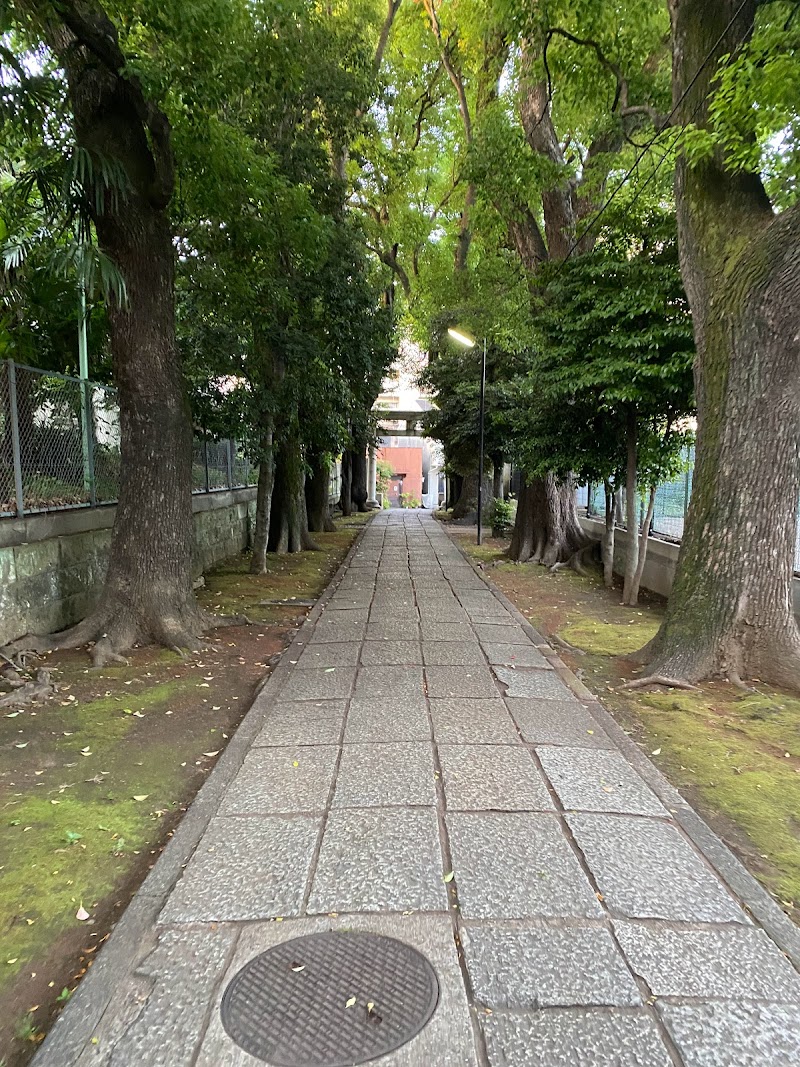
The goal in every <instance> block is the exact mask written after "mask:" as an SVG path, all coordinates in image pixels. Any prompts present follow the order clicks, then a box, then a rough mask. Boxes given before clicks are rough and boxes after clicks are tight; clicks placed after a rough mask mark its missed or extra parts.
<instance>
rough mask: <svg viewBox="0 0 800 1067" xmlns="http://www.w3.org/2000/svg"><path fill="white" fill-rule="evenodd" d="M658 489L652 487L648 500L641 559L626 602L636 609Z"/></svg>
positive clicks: (643, 521)
mask: <svg viewBox="0 0 800 1067" xmlns="http://www.w3.org/2000/svg"><path fill="white" fill-rule="evenodd" d="M656 488H657V486H655V485H652V486H650V493H649V494H648V498H647V510H646V511H645V514H644V518H643V519H642V527H641V529H640V530H639V557H638V559H637V560H636V572H635V574H634V576H633V581H632V582H631V588H630V592H629V594H628V599H627V600H626V601H625V603H626V604H629V605H630V606H631V607H634V608H635V607H636V605H637V604H638V603H639V588H640V586H641V584H642V575H643V574H644V565H645V563H646V562H647V544H648V539H649V537H650V525H651V523H652V521H653V512H654V511H655V508H656Z"/></svg>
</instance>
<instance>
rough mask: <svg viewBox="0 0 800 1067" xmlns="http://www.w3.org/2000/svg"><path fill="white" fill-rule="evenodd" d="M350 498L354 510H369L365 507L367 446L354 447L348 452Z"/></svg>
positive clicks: (358, 445)
mask: <svg viewBox="0 0 800 1067" xmlns="http://www.w3.org/2000/svg"><path fill="white" fill-rule="evenodd" d="M350 471H351V481H350V499H351V500H352V502H353V510H354V511H361V512H364V511H369V508H368V507H367V446H366V444H365V445H364V447H363V448H362V447H360V444H357V445H356V447H355V448H354V449H353V450H352V451H351V453H350Z"/></svg>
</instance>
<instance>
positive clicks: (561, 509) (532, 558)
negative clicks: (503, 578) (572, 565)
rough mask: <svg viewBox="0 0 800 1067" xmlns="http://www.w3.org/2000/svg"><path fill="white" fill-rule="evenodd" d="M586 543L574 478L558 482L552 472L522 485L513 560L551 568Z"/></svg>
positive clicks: (512, 546)
mask: <svg viewBox="0 0 800 1067" xmlns="http://www.w3.org/2000/svg"><path fill="white" fill-rule="evenodd" d="M587 543H588V539H587V538H586V536H585V535H584V533H583V530H582V529H581V526H580V523H579V521H578V511H577V507H576V505H575V486H574V485H573V483H572V479H567V481H565V482H559V481H558V480H557V479H556V478H555V476H554V475H552V474H549V475H547V477H546V478H534V479H533V480H532V481H530V482H526V483H524V484H523V486H522V488H521V489H520V494H519V501H518V503H517V518H516V521H515V523H514V532H513V534H512V537H511V546H510V547H509V550H508V554H509V557H510V558H511V559H513V560H516V562H518V563H528V562H533V563H542V564H544V566H546V567H552V566H554V565H555V564H556V563H566V562H567V561H568V560H570V559H571V558H572V557H573V556H574V555H575V553H576V552H577V551H579V549H581V548H583V547H585V546H586V544H587Z"/></svg>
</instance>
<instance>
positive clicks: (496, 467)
mask: <svg viewBox="0 0 800 1067" xmlns="http://www.w3.org/2000/svg"><path fill="white" fill-rule="evenodd" d="M492 497H493V498H494V499H495V500H502V499H503V460H502V459H498V460H495V461H494V463H493V464H492Z"/></svg>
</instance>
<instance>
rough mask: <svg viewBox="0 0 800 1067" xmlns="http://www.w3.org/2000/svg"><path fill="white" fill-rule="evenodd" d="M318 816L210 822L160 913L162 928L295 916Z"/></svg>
mask: <svg viewBox="0 0 800 1067" xmlns="http://www.w3.org/2000/svg"><path fill="white" fill-rule="evenodd" d="M320 821H321V818H320V816H297V815H295V816H292V817H286V816H282V815H264V816H263V817H261V818H245V817H238V818H237V817H229V818H216V819H212V820H211V823H210V824H209V827H208V830H206V832H205V834H204V835H203V837H202V838H201V839H200V842H199V844H198V846H197V849H196V850H195V853H194V855H193V856H192V858H191V860H190V861H189V864H188V866H187V867H186V870H185V871H184V873H183V877H182V878H181V879H180V881H179V882H178V884H177V885H176V886H175V888H174V889H173V891H172V894H171V895H170V897H169V899H168V901H167V904H166V906H165V908H164V910H163V911H162V913H161V922H163V923H189V922H244V921H246V920H248V919H268V918H273V917H274V916H276V915H279V916H283V915H297V914H298V913H299V911H300V905H301V904H302V901H303V895H304V893H305V888H306V880H307V878H308V874H309V870H310V867H311V859H312V857H313V854H314V848H315V846H316V843H317V836H318V833H319V826H320Z"/></svg>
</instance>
